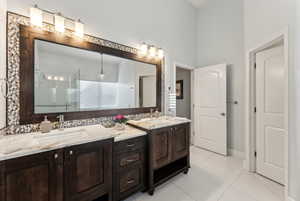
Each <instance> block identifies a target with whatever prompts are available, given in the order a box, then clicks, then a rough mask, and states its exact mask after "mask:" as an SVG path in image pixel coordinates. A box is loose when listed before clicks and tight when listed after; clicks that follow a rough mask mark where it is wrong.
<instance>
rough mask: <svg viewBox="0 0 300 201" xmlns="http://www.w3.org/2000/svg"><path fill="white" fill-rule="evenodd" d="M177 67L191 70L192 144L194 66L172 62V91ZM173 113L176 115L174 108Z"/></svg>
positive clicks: (192, 126) (191, 130)
mask: <svg viewBox="0 0 300 201" xmlns="http://www.w3.org/2000/svg"><path fill="white" fill-rule="evenodd" d="M177 67H179V68H183V69H186V70H189V71H190V72H191V121H192V122H191V129H190V133H191V136H192V139H191V144H194V136H195V132H194V69H195V67H193V66H189V65H186V64H182V63H179V62H174V65H173V69H174V72H173V78H174V82H173V86H172V88H173V89H174V91H176V68H177ZM175 115H176V110H175Z"/></svg>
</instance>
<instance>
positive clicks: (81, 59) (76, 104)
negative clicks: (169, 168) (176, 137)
mask: <svg viewBox="0 0 300 201" xmlns="http://www.w3.org/2000/svg"><path fill="white" fill-rule="evenodd" d="M34 53H35V61H34V62H35V64H34V68H35V87H34V106H35V107H34V111H35V113H36V114H40V113H61V112H77V111H96V110H110V109H125V108H140V107H156V82H157V77H156V75H157V72H156V66H155V65H152V64H145V63H142V62H137V61H133V60H128V59H124V58H120V57H115V56H110V55H105V54H103V55H101V54H100V53H98V52H92V51H88V50H83V49H78V48H73V47H68V46H64V45H60V44H56V43H51V42H46V41H42V40H35V52H34Z"/></svg>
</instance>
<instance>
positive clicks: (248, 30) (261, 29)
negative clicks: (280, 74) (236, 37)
mask: <svg viewBox="0 0 300 201" xmlns="http://www.w3.org/2000/svg"><path fill="white" fill-rule="evenodd" d="M297 1H298V0H276V1H274V0H251V1H249V0H244V8H245V9H244V10H245V24H244V25H245V48H246V50H250V49H252V48H256V46H257V45H260V44H261V43H262V42H264V41H266V40H267V39H268V38H269V37H271V36H272V35H273V34H275V33H278V32H280V31H282V30H284V29H286V28H289V49H290V52H289V54H290V81H289V82H290V90H289V91H290V95H289V98H290V102H289V107H290V108H289V121H290V122H289V136H290V139H289V140H290V146H289V149H290V150H289V151H290V155H289V161H290V162H289V171H290V172H289V173H290V175H289V180H290V181H289V191H290V193H289V194H290V196H291V197H293V198H294V199H295V200H300V195H298V196H299V197H298V199H296V198H297V197H296V196H297V193H299V194H300V189H299V186H298V187H297V185H299V184H297V183H299V176H300V174H299V166H298V169H297V163H298V162H297V161H299V158H300V155H297V154H296V153H297V143H296V142H297V140H299V137H298V136H297V135H299V133H300V132H299V131H300V127H299V126H297V128H296V124H297V122H296V118H295V117H296V105H295V103H296V99H295V93H294V92H295V91H294V90H295V88H294V86H296V83H295V82H294V81H295V75H296V76H297V75H298V77H296V78H298V79H299V78H300V76H299V70H298V69H299V67H298V66H297V68H294V47H295V46H294V43H295V38H294V37H295V34H294V33H295V24H294V22H295V14H296V10H295V8H296V2H297ZM295 70H297V71H295ZM295 72H297V74H295ZM298 83H299V81H298ZM299 95H300V91H299V89H298V99H300V98H299ZM299 101H300V100H297V102H298V103H299ZM297 108H298V110H299V107H297ZM297 113H298V114H297V117H298V119H300V116H299V111H298V112H297ZM298 122H299V121H298ZM298 124H299V123H298ZM296 129H297V130H296ZM297 133H298V134H297Z"/></svg>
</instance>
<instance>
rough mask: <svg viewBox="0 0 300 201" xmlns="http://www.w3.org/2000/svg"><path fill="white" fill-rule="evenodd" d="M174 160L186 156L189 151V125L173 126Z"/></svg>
mask: <svg viewBox="0 0 300 201" xmlns="http://www.w3.org/2000/svg"><path fill="white" fill-rule="evenodd" d="M172 132H173V133H172V160H173V161H174V160H177V159H180V158H182V157H185V156H187V155H188V153H189V147H190V130H189V126H186V125H178V126H175V127H174V128H172Z"/></svg>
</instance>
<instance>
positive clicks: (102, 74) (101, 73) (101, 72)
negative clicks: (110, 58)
mask: <svg viewBox="0 0 300 201" xmlns="http://www.w3.org/2000/svg"><path fill="white" fill-rule="evenodd" d="M100 79H101V80H103V79H104V69H103V54H101V70H100Z"/></svg>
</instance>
